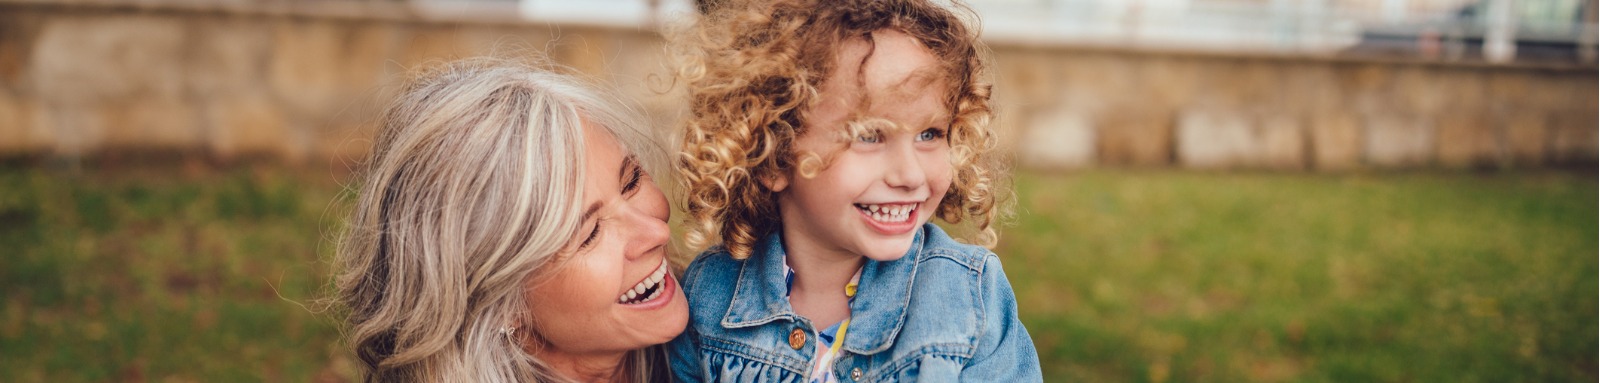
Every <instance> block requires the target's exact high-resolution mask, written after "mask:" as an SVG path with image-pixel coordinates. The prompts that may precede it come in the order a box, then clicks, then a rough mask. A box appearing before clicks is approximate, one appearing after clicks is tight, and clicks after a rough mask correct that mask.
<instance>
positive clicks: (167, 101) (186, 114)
mask: <svg viewBox="0 0 1600 383" xmlns="http://www.w3.org/2000/svg"><path fill="white" fill-rule="evenodd" d="M101 113H104V114H105V121H106V125H105V136H104V137H105V139H106V142H105V147H107V148H131V149H158V150H168V149H171V150H193V149H200V148H201V147H203V142H204V138H203V136H202V134H201V132H200V130H199V129H198V126H199V125H198V121H197V119H198V118H199V111H196V110H194V108H193V107H191V105H190V104H189V103H187V102H184V101H182V100H180V99H177V98H145V99H127V100H121V101H119V102H114V103H108V104H106V105H105V106H104V107H102V109H101Z"/></svg>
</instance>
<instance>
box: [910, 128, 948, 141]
mask: <svg viewBox="0 0 1600 383" xmlns="http://www.w3.org/2000/svg"><path fill="white" fill-rule="evenodd" d="M940 138H944V130H941V129H939V128H928V130H924V131H922V133H918V134H917V141H933V140H937V139H940Z"/></svg>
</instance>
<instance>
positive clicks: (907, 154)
mask: <svg viewBox="0 0 1600 383" xmlns="http://www.w3.org/2000/svg"><path fill="white" fill-rule="evenodd" d="M887 162H888V163H887V164H886V165H888V169H887V174H885V175H884V182H886V183H888V184H889V186H890V187H896V188H906V189H916V188H920V187H922V185H923V184H926V183H928V174H927V172H926V171H924V170H923V169H922V161H919V160H918V158H917V149H916V148H913V147H912V146H911V145H909V144H907V145H895V147H894V148H893V149H890V151H889V158H887Z"/></svg>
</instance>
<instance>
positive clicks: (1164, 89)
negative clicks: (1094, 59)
mask: <svg viewBox="0 0 1600 383" xmlns="http://www.w3.org/2000/svg"><path fill="white" fill-rule="evenodd" d="M1135 62H1136V63H1142V64H1143V65H1140V66H1138V67H1137V68H1139V78H1140V83H1141V85H1142V86H1141V88H1140V89H1139V90H1137V91H1136V92H1138V93H1141V94H1142V96H1141V97H1140V98H1142V99H1143V100H1144V102H1146V103H1149V104H1151V106H1154V107H1158V108H1163V109H1167V110H1178V109H1181V108H1183V107H1184V106H1185V104H1187V103H1189V102H1191V101H1193V100H1194V99H1195V97H1196V96H1198V95H1200V94H1201V93H1202V91H1204V89H1202V88H1201V83H1202V82H1204V78H1205V75H1204V74H1202V73H1201V71H1200V67H1199V66H1197V65H1195V63H1194V61H1192V60H1185V59H1179V58H1175V57H1171V56H1155V55H1152V56H1150V57H1145V58H1142V59H1139V60H1136V61H1135ZM1056 86H1061V85H1056ZM1068 86H1070V85H1068ZM1125 91H1127V90H1125Z"/></svg>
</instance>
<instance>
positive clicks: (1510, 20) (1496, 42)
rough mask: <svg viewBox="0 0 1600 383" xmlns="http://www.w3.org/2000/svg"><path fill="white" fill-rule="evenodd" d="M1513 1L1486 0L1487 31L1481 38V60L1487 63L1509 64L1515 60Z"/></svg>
mask: <svg viewBox="0 0 1600 383" xmlns="http://www.w3.org/2000/svg"><path fill="white" fill-rule="evenodd" d="M1513 1H1515V0H1488V3H1489V6H1488V10H1487V11H1488V13H1487V15H1486V16H1488V18H1487V19H1486V20H1484V21H1485V22H1486V23H1487V24H1488V25H1486V27H1488V31H1487V32H1485V33H1484V36H1483V58H1484V59H1486V60H1489V62H1495V63H1504V62H1511V60H1514V59H1516V58H1517V44H1516V41H1517V37H1516V33H1517V24H1516V21H1517V20H1516V18H1515V17H1513V16H1514V15H1513V13H1512V12H1511V11H1512V8H1511V6H1512V2H1513Z"/></svg>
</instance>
